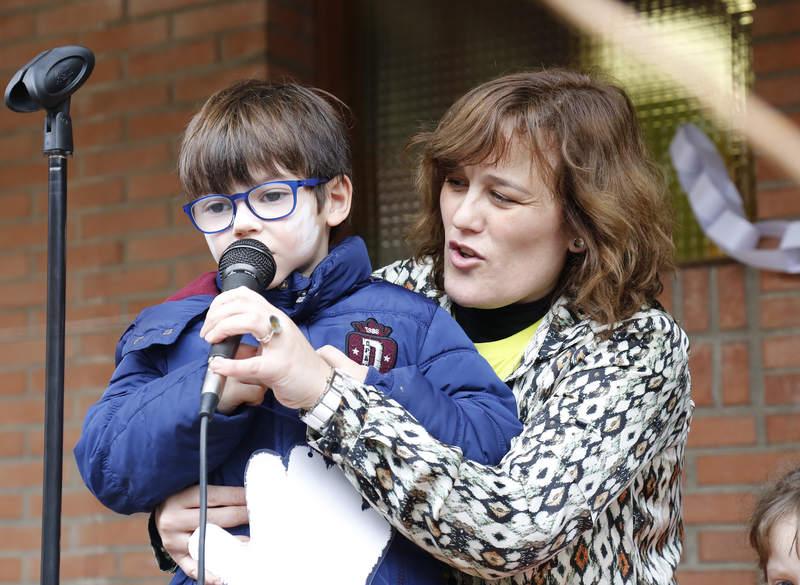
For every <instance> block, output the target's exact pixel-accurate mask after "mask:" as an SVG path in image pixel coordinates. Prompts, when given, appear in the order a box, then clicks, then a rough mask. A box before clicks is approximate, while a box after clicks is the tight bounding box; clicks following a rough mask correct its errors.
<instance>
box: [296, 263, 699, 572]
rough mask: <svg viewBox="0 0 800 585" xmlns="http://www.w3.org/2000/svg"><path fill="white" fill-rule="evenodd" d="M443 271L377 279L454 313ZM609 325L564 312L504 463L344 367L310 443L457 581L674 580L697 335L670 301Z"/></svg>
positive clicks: (540, 352) (394, 270) (526, 374)
mask: <svg viewBox="0 0 800 585" xmlns="http://www.w3.org/2000/svg"><path fill="white" fill-rule="evenodd" d="M430 268H431V267H430V265H429V264H417V263H414V262H411V261H409V260H406V261H401V262H397V263H395V264H392V265H390V266H388V267H386V268H384V269H382V270H381V271H380V272H379V273H378V276H381V277H383V278H385V279H386V280H389V281H392V282H395V283H397V284H400V285H403V286H405V287H406V288H409V289H411V290H415V291H417V292H420V293H422V294H425V295H426V296H429V297H431V298H437V299H438V300H439V301H440V302H441V304H442V305H443V306H444V307H446V308H449V304H450V303H449V301H448V300H447V299H446V298H444V297H443V296H442V295H441V294H440V293H439V292H438V291H437V290H436V289H435V288H434V286H433V284H432V282H431V278H430V277H431V270H430ZM607 329H608V328H607V327H604V326H602V325H600V324H598V323H596V322H594V321H591V320H589V319H586V318H580V317H579V316H577V315H576V314H575V313H574V312H573V311H571V310H569V309H568V307H567V304H566V302H565V300H564V299H563V298H562V299H559V300H558V301H557V302H555V303H554V305H553V307H552V308H551V310H550V311H549V312H548V313H547V315H545V317H544V318H543V320H542V323H541V325H540V327H539V329H538V331H537V333H536V335H535V336H534V338H533V339H532V340H531V342H530V344H529V346H528V347H527V349H526V350H525V353H524V354H523V358H522V362H521V364H520V366H519V367H518V368H517V369H516V370H515V371H514V372H513V373H512V374H511V375H510V376H509V377H508V378H507V380H506V381H507V383H508V384H509V385H510V386H512V387H513V391H514V394H515V396H516V399H517V403H518V407H519V418H520V420H521V421H522V423H523V425H524V429H523V431H522V433H521V434H520V435H519V436H518V437H517V438H516V439H514V441H513V442H512V444H511V449H510V451H509V452H508V454H507V455H506V456H505V457H504V458H503V460H502V461H501V462H500V464H498V465H497V466H495V467H488V466H485V465H480V464H477V463H474V462H472V461H468V460H466V459H464V457H463V456H462V454H461V451H460V450H459V449H458V448H455V447H451V446H448V445H445V444H443V443H440V442H438V441H437V440H435V439H434V438H433V437H431V436H430V435H429V434H428V433H427V432H426V430H425V429H424V428H423V427H422V426H421V425H420V424H419V423H418V422H417V421H416V420H415V419H414V418H413V417H412V416H411V415H410V414H408V412H407V411H406V410H405V409H403V408H402V407H401V406H400V405H399V404H398V403H396V402H395V401H393V400H391V399H389V398H387V397H386V396H384V395H383V394H381V393H380V392H378V391H376V390H375V389H374V388H372V387H370V386H366V385H363V384H359V383H356V382H355V381H353V380H352V379H350V378H348V377H346V376H344V375H340V374H338V373H337V374H336V375H335V376H334V378H333V381H332V384H333V386H334V387H335V388H336V389H337V390H338V391H339V392H340V393H341V394H342V398H343V399H342V402H341V405H340V407H339V409H338V411H337V413H336V414H335V415H334V417H333V418H332V419H331V420H330V422H329V423H328V424H327V426H326V427H325V428H323V429H322V434H316V433H314V432H313V431H309V438H310V441H309V442H310V444H311V445H312V446H313V447H314V448H315V449H317V450H319V451H320V452H322V453H323V454H325V455H327V456H329V457H331V458H332V459H333V460H334V461H335V462H336V463H337V464H338V465H340V466H341V467H342V468H343V470H344V471H345V474H346V475H347V477H348V480H349V481H350V482H351V483H352V484H353V485H355V486H356V487H357V488H358V490H359V491H360V492H361V493H362V494H363V495H364V497H365V498H366V499H367V500H369V502H370V503H371V504H372V505H373V507H375V508H376V509H377V510H378V511H379V512H380V513H381V514H382V515H383V516H385V517H386V519H387V520H388V521H389V522H391V524H392V525H394V526H395V527H396V528H397V529H398V530H399V531H400V532H401V533H402V534H404V535H405V536H407V537H408V538H409V539H411V540H412V541H413V542H415V543H417V544H418V545H419V546H421V547H423V548H424V549H425V550H427V551H429V552H430V553H431V554H433V555H434V556H436V557H438V558H440V559H442V560H444V561H445V562H447V563H448V564H450V565H453V566H455V567H456V568H458V569H460V570H461V571H463V572H464V573H459V574H458V575H457V576H456V577H455V578H456V581H457V582H458V583H463V584H476V583H483V582H484V581H492V582H494V583H498V584H512V583H513V584H527V583H535V584H555V583H569V584H588V583H598V584H599V583H602V584H609V583H631V584H656V583H657V584H662V583H675V576H674V572H675V568H676V566H677V564H678V561H679V560H680V556H681V536H682V532H683V524H682V520H681V471H682V467H683V455H684V447H685V445H686V438H687V433H688V431H689V422H690V419H691V414H692V410H693V408H694V405H693V403H692V401H691V399H690V396H689V387H690V382H689V370H688V355H687V353H688V345H689V344H688V339H687V337H686V334H685V333H684V332H683V331H682V330H681V329H680V328H679V327H678V325H677V324H676V323H675V322H674V321H673V319H672V318H671V317H670V316H669V315H668V314H667V313H666V312H664V311H663V310H662V309H661V308H660V307H651V308H643V309H642V310H641V311H639V312H638V313H636V314H634V315H633V316H632V317H630V318H628V319H626V320H625V321H623V322H622V323H621V324H617V326H616V327H614V328H613V330H612V331H611V333H610V335H609V334H606V335H600V334H601V333H602V332H603V331H607ZM456 573H458V572H456ZM472 575H474V576H477V577H479V578H475V577H472ZM495 580H496V581H495Z"/></svg>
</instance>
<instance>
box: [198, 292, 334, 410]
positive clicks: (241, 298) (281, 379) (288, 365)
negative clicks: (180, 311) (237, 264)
mask: <svg viewBox="0 0 800 585" xmlns="http://www.w3.org/2000/svg"><path fill="white" fill-rule="evenodd" d="M271 315H272V316H275V317H277V318H278V320H279V321H280V326H281V330H282V331H281V332H280V333H278V334H275V335H272V336H271V337H270V332H271V331H272V325H271V323H270V316H271ZM245 333H250V334H251V335H252V336H253V337H255V338H256V339H259V340H262V339H263V340H264V341H262V343H261V347H260V349H259V351H258V352H257V353H256V355H254V356H252V357H249V358H245V359H224V358H216V359H214V360H212V361H211V363H210V364H209V368H210V369H211V370H212V371H214V372H217V373H218V374H221V375H223V376H228V377H232V378H236V379H237V380H238V381H239V382H242V383H244V384H252V385H257V386H261V387H264V388H271V389H272V391H273V393H274V394H275V398H277V399H278V400H279V401H280V402H281V403H282V404H283V405H284V406H287V407H289V408H311V407H312V406H314V404H316V402H317V400H318V399H319V397H320V395H321V394H322V393H323V391H324V390H325V384H326V380H327V378H328V374H329V372H330V369H331V368H330V366H329V365H328V364H327V363H326V362H325V360H324V359H322V358H321V357H320V356H319V355H317V353H316V352H315V351H314V349H313V348H312V347H311V344H309V343H308V340H306V338H305V337H304V336H303V334H302V333H301V332H300V330H299V329H298V328H297V326H296V325H295V324H294V323H293V322H292V320H291V319H289V317H287V316H286V315H285V314H284V313H283V312H281V311H280V310H279V309H277V308H275V307H274V306H272V305H271V304H270V303H269V302H268V301H267V300H266V299H264V297H262V296H261V295H260V294H258V293H256V292H253V291H251V290H248V289H246V288H244V287H240V288H237V289H234V290H230V291H226V292H224V293H222V294H220V295H219V296H218V297H217V298H215V299H214V301H213V302H212V303H211V306H210V307H209V309H208V314H207V315H206V320H205V323H204V324H203V327H202V329H201V330H200V335H202V336H203V338H204V339H205V340H206V341H208V342H209V343H217V342H219V341H222V340H223V339H226V338H228V337H230V336H231V335H242V334H245Z"/></svg>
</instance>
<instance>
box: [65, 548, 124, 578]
mask: <svg viewBox="0 0 800 585" xmlns="http://www.w3.org/2000/svg"><path fill="white" fill-rule="evenodd" d="M115 573H116V555H115V554H113V553H98V554H84V553H70V552H65V553H64V554H63V555H61V578H62V579H78V578H86V577H98V578H106V579H107V578H108V577H110V576H112V575H114V574H115Z"/></svg>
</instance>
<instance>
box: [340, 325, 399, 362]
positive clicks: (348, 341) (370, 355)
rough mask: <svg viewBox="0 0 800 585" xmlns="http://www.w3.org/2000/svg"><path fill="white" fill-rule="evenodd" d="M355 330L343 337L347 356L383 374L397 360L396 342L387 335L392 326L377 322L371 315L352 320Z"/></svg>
mask: <svg viewBox="0 0 800 585" xmlns="http://www.w3.org/2000/svg"><path fill="white" fill-rule="evenodd" d="M351 325H352V326H353V328H354V329H355V331H351V332H350V333H348V334H347V337H346V338H345V345H346V346H347V356H348V357H349V358H350V359H351V360H353V361H354V362H356V363H357V364H361V365H362V366H370V367H373V368H375V369H376V370H378V371H379V372H380V373H382V374H385V373H386V372H388V371H389V370H391V369H392V368H393V367H394V364H395V362H396V361H397V342H395V340H394V339H392V338H391V337H389V334H390V333H391V332H392V328H391V327H389V326H388V325H382V324H380V323H378V322H377V321H376V320H375V319H374V318H373V317H370V318H369V319H367V320H366V321H353V322H352V323H351Z"/></svg>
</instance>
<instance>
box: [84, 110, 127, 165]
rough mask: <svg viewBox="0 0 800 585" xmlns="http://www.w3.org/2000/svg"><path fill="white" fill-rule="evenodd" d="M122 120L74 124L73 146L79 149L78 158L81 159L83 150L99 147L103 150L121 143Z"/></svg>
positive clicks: (113, 119) (112, 119) (114, 119)
mask: <svg viewBox="0 0 800 585" xmlns="http://www.w3.org/2000/svg"><path fill="white" fill-rule="evenodd" d="M122 140H123V137H122V119H120V118H111V119H105V120H96V121H85V122H79V123H78V124H75V145H76V147H78V148H80V151H79V153H78V156H80V157H81V158H83V152H84V149H90V148H92V147H93V146H99V147H101V148H103V149H105V148H108V147H109V146H111V145H113V144H118V143H120V142H122Z"/></svg>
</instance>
